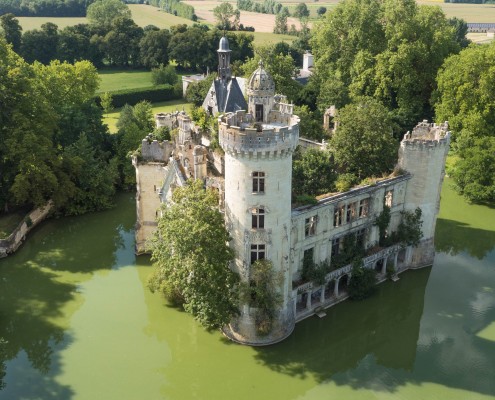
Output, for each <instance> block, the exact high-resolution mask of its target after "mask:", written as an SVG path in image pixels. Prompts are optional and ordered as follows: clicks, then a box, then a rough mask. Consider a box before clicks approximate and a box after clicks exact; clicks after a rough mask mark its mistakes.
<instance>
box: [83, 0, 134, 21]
mask: <svg viewBox="0 0 495 400" xmlns="http://www.w3.org/2000/svg"><path fill="white" fill-rule="evenodd" d="M86 17H87V18H88V21H89V23H90V24H91V25H95V26H101V27H109V26H110V24H111V23H112V21H113V20H114V19H115V18H117V17H123V18H128V19H131V17H132V16H131V10H129V7H128V6H127V4H124V3H123V2H122V1H120V0H96V1H95V2H94V3H93V4H91V5H89V6H88V8H87V11H86Z"/></svg>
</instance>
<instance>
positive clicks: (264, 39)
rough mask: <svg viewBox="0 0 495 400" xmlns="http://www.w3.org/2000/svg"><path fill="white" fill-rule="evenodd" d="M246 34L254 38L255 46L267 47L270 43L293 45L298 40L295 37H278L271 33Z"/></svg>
mask: <svg viewBox="0 0 495 400" xmlns="http://www.w3.org/2000/svg"><path fill="white" fill-rule="evenodd" d="M246 33H247V34H250V35H253V36H254V41H253V43H254V45H255V46H259V45H265V44H269V43H278V42H287V43H292V42H293V41H294V39H295V38H296V37H295V36H290V35H278V34H275V33H269V32H246Z"/></svg>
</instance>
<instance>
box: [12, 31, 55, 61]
mask: <svg viewBox="0 0 495 400" xmlns="http://www.w3.org/2000/svg"><path fill="white" fill-rule="evenodd" d="M57 46H58V27H57V25H55V24H53V23H51V22H47V23H45V24H43V25H41V29H39V30H38V29H34V30H32V31H27V32H26V33H24V35H23V36H22V44H21V50H20V52H21V55H22V56H23V57H24V59H25V60H26V61H27V62H30V63H32V62H33V61H39V62H40V63H42V64H45V65H46V64H49V63H50V61H51V60H54V59H55V58H56V55H57Z"/></svg>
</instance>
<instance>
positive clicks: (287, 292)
mask: <svg viewBox="0 0 495 400" xmlns="http://www.w3.org/2000/svg"><path fill="white" fill-rule="evenodd" d="M260 68H261V69H262V66H260ZM268 80H269V81H268ZM253 82H255V84H252V83H253ZM258 84H259V85H258ZM256 85H258V86H256ZM273 92H274V84H273V80H272V79H271V77H270V76H269V75H268V74H267V73H266V71H264V70H262V71H260V69H258V70H257V71H256V72H255V73H254V74H253V76H252V77H251V79H250V86H249V92H248V93H249V104H250V107H251V105H254V106H255V107H253V110H254V111H255V112H256V110H257V108H256V106H257V105H258V104H261V105H262V106H263V107H264V108H263V111H262V112H263V116H264V117H263V118H262V119H263V123H260V122H257V120H258V121H259V119H258V118H256V115H253V114H249V113H246V112H245V111H237V112H235V113H227V114H225V115H224V116H222V117H221V118H220V119H219V142H220V145H221V146H222V148H223V150H224V151H225V214H226V219H227V224H228V227H229V231H230V232H231V235H232V237H233V240H232V242H231V246H233V247H234V249H235V253H236V260H235V270H236V271H237V272H238V273H239V274H240V276H241V279H242V280H243V281H244V282H246V283H248V282H249V280H250V276H251V268H252V264H253V263H254V262H255V261H256V260H259V259H267V260H270V261H271V262H272V264H273V267H274V270H275V271H276V273H277V274H278V275H280V276H281V277H282V279H281V282H280V283H279V287H278V291H279V293H280V294H281V295H282V299H283V300H282V304H281V305H280V306H279V308H278V309H277V310H276V312H275V314H276V316H275V318H274V321H273V324H272V329H271V330H270V332H269V333H268V334H265V335H260V333H259V322H258V321H257V309H255V308H253V307H252V304H251V305H249V304H244V305H243V307H242V309H241V315H240V317H239V318H237V319H236V320H235V321H233V322H232V324H231V325H230V326H229V327H228V328H227V329H225V333H226V334H227V335H228V336H229V337H231V338H232V339H234V340H236V341H238V342H242V343H248V344H254V345H262V344H269V343H274V342H277V341H279V340H282V339H283V338H285V337H287V336H288V335H289V334H290V333H291V332H292V330H293V328H294V324H295V321H294V312H293V301H292V299H291V298H290V296H291V292H292V281H291V277H290V274H289V243H290V230H291V179H292V176H291V171H292V153H293V151H294V149H295V148H296V146H297V144H298V139H299V118H298V117H297V116H295V115H292V106H291V105H290V104H286V103H282V102H280V100H285V97H283V96H279V97H277V99H275V98H274V96H273ZM270 93H271V96H269V94H270ZM260 100H261V102H260V103H258V102H259V101H260ZM276 100H278V102H277V101H276ZM250 109H251V108H250ZM265 333H266V332H265Z"/></svg>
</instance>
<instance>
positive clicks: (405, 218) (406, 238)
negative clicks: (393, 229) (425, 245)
mask: <svg viewBox="0 0 495 400" xmlns="http://www.w3.org/2000/svg"><path fill="white" fill-rule="evenodd" d="M400 214H401V221H400V223H399V226H398V227H397V239H398V240H399V242H400V243H402V244H403V245H407V246H417V245H418V243H419V241H420V240H421V238H422V237H423V232H422V231H421V226H422V225H423V221H422V219H421V215H422V211H421V208H419V207H417V208H416V209H415V210H414V212H411V211H401V213H400Z"/></svg>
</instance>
